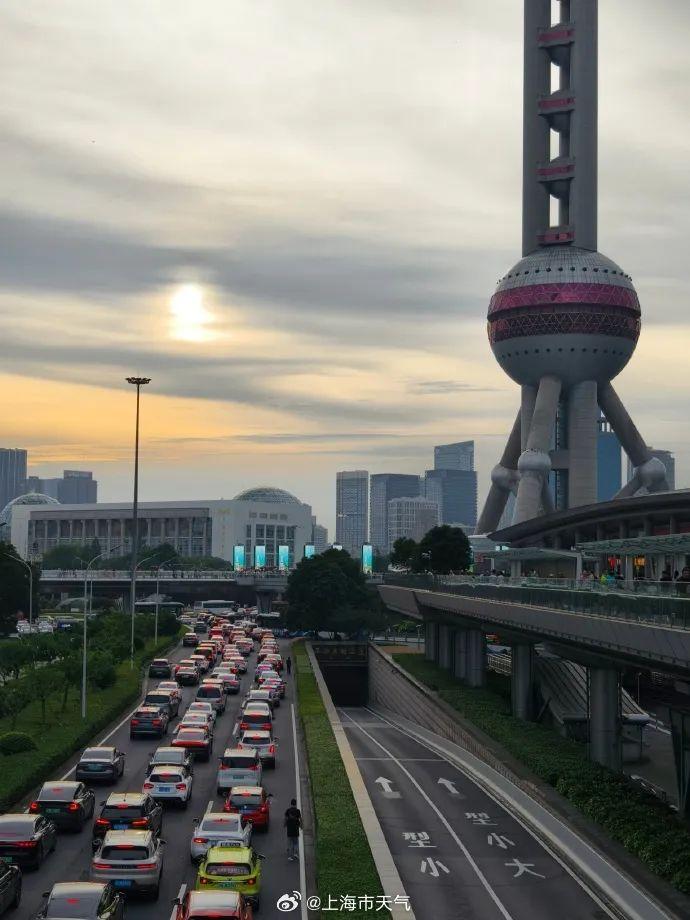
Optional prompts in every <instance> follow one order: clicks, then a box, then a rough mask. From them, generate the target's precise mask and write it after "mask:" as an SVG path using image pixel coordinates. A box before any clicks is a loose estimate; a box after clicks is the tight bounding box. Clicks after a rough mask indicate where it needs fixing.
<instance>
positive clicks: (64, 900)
mask: <svg viewBox="0 0 690 920" xmlns="http://www.w3.org/2000/svg"><path fill="white" fill-rule="evenodd" d="M101 893H102V892H101V890H100V888H99V889H98V890H96V891H93V892H91V891H86V892H84V891H81V892H80V893H79V894H78V895H77V894H62V895H59V896H58V897H55V896H54V895H53V896H51V898H50V900H49V901H48V907H47V910H46V917H56V918H57V917H95V916H96V912H97V908H98V905H99V904H100V901H101Z"/></svg>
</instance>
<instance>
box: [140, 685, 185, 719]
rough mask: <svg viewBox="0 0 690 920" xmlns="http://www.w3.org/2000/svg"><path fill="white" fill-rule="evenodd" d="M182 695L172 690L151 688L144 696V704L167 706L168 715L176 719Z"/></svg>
mask: <svg viewBox="0 0 690 920" xmlns="http://www.w3.org/2000/svg"><path fill="white" fill-rule="evenodd" d="M180 699H181V697H180V696H178V695H176V694H173V693H172V691H170V690H158V689H156V690H149V692H148V693H147V694H146V696H145V697H144V703H143V705H144V706H161V707H162V706H167V707H168V715H169V717H170V718H171V719H174V718H175V716H176V715H177V712H178V710H179V708H180Z"/></svg>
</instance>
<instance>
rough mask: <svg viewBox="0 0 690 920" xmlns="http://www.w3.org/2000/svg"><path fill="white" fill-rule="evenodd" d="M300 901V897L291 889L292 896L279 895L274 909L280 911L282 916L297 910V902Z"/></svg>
mask: <svg viewBox="0 0 690 920" xmlns="http://www.w3.org/2000/svg"><path fill="white" fill-rule="evenodd" d="M301 899H302V895H301V894H300V892H299V891H295V890H294V889H293V892H292V894H287V893H285V894H281V896H280V897H279V898H278V900H277V901H276V907H277V908H278V910H280V911H282V912H283V913H284V914H286V913H288V912H289V911H292V910H297V908H298V907H299V902H300V901H301Z"/></svg>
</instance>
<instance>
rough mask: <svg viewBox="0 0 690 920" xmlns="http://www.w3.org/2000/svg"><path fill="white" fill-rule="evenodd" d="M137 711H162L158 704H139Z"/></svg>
mask: <svg viewBox="0 0 690 920" xmlns="http://www.w3.org/2000/svg"><path fill="white" fill-rule="evenodd" d="M137 712H160V709H159V708H158V706H137Z"/></svg>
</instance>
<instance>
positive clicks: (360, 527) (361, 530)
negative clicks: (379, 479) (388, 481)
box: [335, 470, 369, 559]
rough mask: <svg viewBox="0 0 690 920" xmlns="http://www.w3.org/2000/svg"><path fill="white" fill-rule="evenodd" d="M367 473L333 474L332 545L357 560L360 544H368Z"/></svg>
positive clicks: (345, 472)
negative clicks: (333, 537)
mask: <svg viewBox="0 0 690 920" xmlns="http://www.w3.org/2000/svg"><path fill="white" fill-rule="evenodd" d="M368 509H369V473H368V471H367V470H343V471H341V472H339V473H337V474H336V495H335V542H336V543H339V544H340V545H341V546H342V547H343V549H345V550H347V552H348V553H349V554H350V555H351V556H352V557H353V558H354V559H359V554H360V552H361V548H362V543H366V542H367V522H368Z"/></svg>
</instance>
